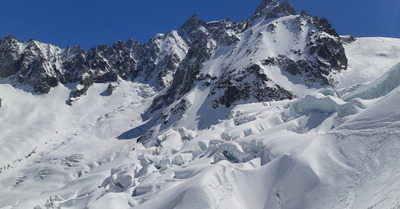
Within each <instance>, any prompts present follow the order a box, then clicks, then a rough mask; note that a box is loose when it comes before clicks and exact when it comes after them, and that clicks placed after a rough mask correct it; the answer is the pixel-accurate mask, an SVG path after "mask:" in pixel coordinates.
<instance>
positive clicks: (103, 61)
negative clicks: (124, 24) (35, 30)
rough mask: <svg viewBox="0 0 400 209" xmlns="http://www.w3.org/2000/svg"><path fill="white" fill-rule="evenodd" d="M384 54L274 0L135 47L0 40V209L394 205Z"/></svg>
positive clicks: (392, 60) (372, 42) (399, 50)
mask: <svg viewBox="0 0 400 209" xmlns="http://www.w3.org/2000/svg"><path fill="white" fill-rule="evenodd" d="M345 50H346V53H345ZM366 59H368V60H366ZM399 60H400V41H399V40H397V39H388V38H359V39H354V37H352V36H346V37H345V36H342V37H340V36H339V35H338V34H337V33H336V32H335V30H334V29H333V28H332V26H331V25H330V24H329V23H328V21H327V20H326V19H324V18H321V19H319V18H317V17H312V16H310V15H308V14H307V13H306V12H305V11H303V12H301V14H297V13H296V11H295V10H294V9H293V7H292V6H291V5H290V3H289V2H288V1H285V2H282V3H281V2H278V1H277V0H263V1H262V2H261V4H260V6H259V7H258V8H257V9H256V12H255V13H254V14H253V15H252V17H251V18H250V19H248V20H244V21H242V22H238V23H236V22H232V21H230V20H229V19H226V20H221V21H215V22H208V23H207V22H204V21H202V20H200V19H199V18H198V17H197V16H192V17H191V18H190V19H189V20H187V21H186V22H185V23H184V24H183V25H182V26H181V27H180V28H178V29H177V30H173V31H171V32H169V33H166V34H158V35H156V36H154V37H153V38H152V39H150V40H149V42H148V43H146V44H141V43H139V42H137V41H133V40H128V41H127V42H122V41H119V42H117V43H115V44H113V45H112V46H98V47H96V48H93V49H90V50H88V51H85V50H83V49H82V48H80V47H79V46H74V47H71V48H69V47H68V48H66V49H61V48H59V47H57V46H54V45H51V44H45V43H41V42H38V41H35V40H30V41H29V42H21V41H18V40H15V38H14V37H12V36H8V37H6V38H4V39H2V40H0V77H1V78H2V79H1V80H0V94H1V95H0V96H1V97H2V98H3V99H4V100H3V105H2V108H1V109H0V124H1V126H0V188H1V189H0V208H7V209H8V208H24V209H26V208H35V209H39V208H132V207H133V208H397V207H399V206H400V204H399V199H400V193H399V192H398V186H399V185H400V183H399V182H400V181H399V177H398V175H397V173H399V172H398V171H399V169H398V168H400V165H399V163H398V162H397V161H394V160H390V159H396V158H398V157H399V155H398V152H397V150H398V148H399V143H398V142H397V138H398V136H399V133H398V127H399V123H398V120H397V119H398V112H400V111H398V109H399V108H398V98H399V97H398V94H399V92H400V90H399V88H398V85H399V84H400V82H399V80H400V79H399V78H398V77H399V76H398V75H399V65H396V66H395V67H393V68H392V69H391V70H389V69H390V67H392V66H393V65H395V64H397V62H398V61H399ZM386 71H387V72H386ZM385 72H386V73H385ZM32 93H33V94H32ZM65 101H67V103H68V104H70V105H66V104H65ZM27 107H29V108H27ZM16 124H17V125H16ZM389 182H390V183H389Z"/></svg>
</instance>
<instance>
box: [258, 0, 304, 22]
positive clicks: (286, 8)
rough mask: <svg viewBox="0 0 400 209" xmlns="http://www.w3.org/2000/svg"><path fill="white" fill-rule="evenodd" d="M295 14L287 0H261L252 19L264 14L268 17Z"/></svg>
mask: <svg viewBox="0 0 400 209" xmlns="http://www.w3.org/2000/svg"><path fill="white" fill-rule="evenodd" d="M296 14H297V13H296V11H295V10H294V8H293V7H292V5H291V4H290V3H289V1H287V0H286V1H284V2H283V3H279V1H277V0H263V1H262V2H261V4H260V5H259V6H258V7H257V10H256V12H255V13H254V15H253V19H254V18H257V17H261V16H266V18H267V19H268V18H277V17H283V16H287V15H296Z"/></svg>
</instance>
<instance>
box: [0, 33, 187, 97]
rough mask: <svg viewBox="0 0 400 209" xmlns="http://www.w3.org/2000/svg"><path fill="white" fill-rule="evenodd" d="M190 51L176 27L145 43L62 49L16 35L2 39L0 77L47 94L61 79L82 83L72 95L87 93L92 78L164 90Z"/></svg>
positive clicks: (0, 43)
mask: <svg viewBox="0 0 400 209" xmlns="http://www.w3.org/2000/svg"><path fill="white" fill-rule="evenodd" d="M186 52H187V46H186V44H185V43H184V42H183V41H182V40H181V39H180V37H179V36H177V33H176V31H172V32H170V33H168V34H165V35H159V36H156V37H154V38H153V39H152V40H151V41H150V42H149V43H147V44H145V45H143V44H140V43H139V42H137V41H133V40H128V41H127V42H122V41H118V42H117V43H115V44H114V45H112V46H111V47H108V46H98V47H97V48H92V49H90V50H89V51H87V52H86V51H85V50H83V49H82V48H81V47H80V46H74V47H72V48H69V47H67V48H66V49H60V48H59V47H57V46H54V45H50V44H44V43H41V42H38V41H34V40H30V41H29V42H27V43H25V42H21V41H17V40H15V38H14V37H13V36H9V37H6V38H5V39H4V40H1V42H0V77H1V78H10V79H11V80H12V81H15V82H17V83H21V84H28V85H30V86H32V87H33V91H34V92H37V93H48V92H49V91H50V89H51V88H52V87H55V86H57V85H58V84H59V83H62V84H67V83H79V84H81V85H83V86H84V88H81V89H72V92H71V96H72V97H79V96H81V95H83V94H85V93H86V91H87V90H88V88H89V87H90V86H91V85H92V84H93V83H103V82H113V81H117V79H118V77H120V78H122V79H132V80H135V79H139V80H140V81H143V82H148V83H151V84H153V85H154V86H156V87H157V88H158V89H162V88H164V87H166V86H167V85H169V84H170V83H171V82H172V81H171V79H170V78H168V77H172V75H173V74H174V73H175V70H176V68H177V67H178V65H179V63H180V62H181V60H182V59H183V57H185V55H186Z"/></svg>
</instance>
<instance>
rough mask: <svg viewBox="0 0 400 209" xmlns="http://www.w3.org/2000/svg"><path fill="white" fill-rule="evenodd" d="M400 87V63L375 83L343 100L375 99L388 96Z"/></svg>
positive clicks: (345, 96)
mask: <svg viewBox="0 0 400 209" xmlns="http://www.w3.org/2000/svg"><path fill="white" fill-rule="evenodd" d="M399 85H400V63H398V64H397V65H395V66H394V67H392V68H391V69H390V70H389V71H388V72H386V73H385V74H384V75H383V76H381V77H380V78H378V79H377V80H375V81H374V82H372V83H370V84H368V85H366V86H363V87H361V88H358V89H356V90H355V91H353V92H350V93H348V94H346V95H344V96H343V97H342V98H343V99H344V100H346V101H349V100H351V99H353V98H360V99H375V98H378V97H382V96H385V95H387V94H388V93H389V92H391V91H392V90H393V89H395V88H397V87H398V86H399Z"/></svg>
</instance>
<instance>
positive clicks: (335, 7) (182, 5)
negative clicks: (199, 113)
mask: <svg viewBox="0 0 400 209" xmlns="http://www.w3.org/2000/svg"><path fill="white" fill-rule="evenodd" d="M260 2H261V0H201V1H190V0H189V1H188V0H186V1H184V0H167V1H166V0H146V1H143V0H112V1H111V0H96V1H95V0H63V1H61V0H36V1H32V0H12V1H3V2H2V3H1V8H2V9H1V12H0V37H1V38H3V37H5V36H7V35H9V34H13V35H14V36H15V37H16V38H17V39H19V40H23V41H27V40H29V38H33V39H36V40H39V41H43V42H46V43H52V44H56V45H58V46H61V47H65V46H67V45H70V46H72V45H77V44H80V45H81V46H82V47H83V48H85V49H89V48H91V47H94V46H97V45H100V44H112V43H114V42H116V41H118V40H123V41H126V40H128V39H129V38H132V39H135V40H139V41H140V42H142V43H145V42H147V41H148V40H149V39H150V37H152V36H154V35H155V34H157V33H165V32H168V31H170V30H172V29H177V28H178V27H179V26H180V25H182V24H183V23H184V22H185V21H186V20H187V19H188V18H189V17H190V16H192V15H193V14H197V15H198V16H199V18H200V19H203V20H205V21H213V20H221V19H225V18H227V17H229V18H231V20H233V21H241V20H243V19H247V18H250V17H251V15H252V14H253V13H254V11H255V9H256V8H257V6H258V5H259V4H260ZM290 2H291V4H292V5H293V6H294V7H295V9H296V10H297V11H298V12H300V11H301V10H302V9H305V10H306V11H307V13H308V14H310V15H315V16H318V17H326V18H327V19H328V20H329V22H330V23H331V24H332V25H333V26H334V27H335V28H336V30H337V32H338V33H339V34H353V35H355V36H359V37H365V36H385V37H397V38H400V1H399V0H381V1H372V0H351V1H349V0H324V1H321V0H292V1H290Z"/></svg>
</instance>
